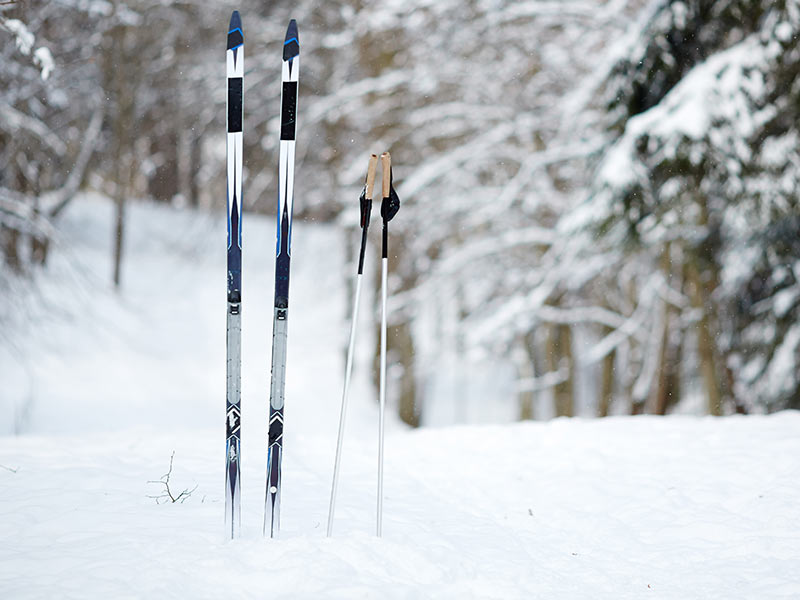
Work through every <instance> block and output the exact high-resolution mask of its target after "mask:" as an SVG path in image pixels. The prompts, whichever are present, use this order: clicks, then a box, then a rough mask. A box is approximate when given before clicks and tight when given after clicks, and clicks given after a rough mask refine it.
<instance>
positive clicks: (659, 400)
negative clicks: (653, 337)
mask: <svg viewBox="0 0 800 600" xmlns="http://www.w3.org/2000/svg"><path fill="white" fill-rule="evenodd" d="M671 252H672V245H671V244H670V243H669V242H667V244H666V246H665V248H664V252H663V254H662V256H661V269H662V270H663V271H664V276H665V277H666V278H667V281H670V279H671V278H672V275H673V268H672V261H671ZM681 270H682V269H681ZM664 319H665V320H666V322H665V324H664V333H663V335H662V337H661V349H660V353H659V368H658V379H657V381H656V389H655V396H654V398H653V407H652V408H653V411H652V412H653V413H655V414H657V415H665V414H667V410H668V409H669V408H670V407H672V406H674V405H675V404H677V403H678V402H679V401H680V369H681V358H682V355H683V353H682V351H681V340H682V339H683V335H682V332H681V334H680V335H674V334H673V328H672V325H673V324H674V325H675V326H676V327H679V326H680V323H679V322H680V315H679V314H678V311H677V310H676V308H675V307H674V306H672V305H671V304H670V305H667V307H666V309H665V313H664Z"/></svg>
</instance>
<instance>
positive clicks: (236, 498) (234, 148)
mask: <svg viewBox="0 0 800 600" xmlns="http://www.w3.org/2000/svg"><path fill="white" fill-rule="evenodd" d="M226 57H227V59H226V62H227V72H228V110H227V121H228V138H227V147H228V152H227V154H228V310H227V331H228V333H227V344H226V349H227V355H228V356H227V360H226V365H227V386H226V387H227V394H226V401H225V404H226V410H225V431H226V444H225V445H226V450H225V530H226V534H227V535H228V536H229V537H231V538H233V537H236V535H237V534H238V532H239V528H240V526H241V487H242V485H241V466H240V457H241V416H242V415H241V398H242V390H241V381H242V377H241V375H242V147H243V142H242V135H243V133H242V118H243V81H244V34H243V32H242V21H241V18H240V17H239V13H238V12H237V11H233V15H231V22H230V26H229V27H228V48H227V51H226Z"/></svg>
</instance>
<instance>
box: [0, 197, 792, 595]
mask: <svg viewBox="0 0 800 600" xmlns="http://www.w3.org/2000/svg"><path fill="white" fill-rule="evenodd" d="M109 218H110V208H109V207H108V205H107V203H105V202H104V201H102V200H101V199H87V200H84V201H82V202H80V203H78V204H76V205H75V206H72V207H70V210H69V214H68V215H67V221H66V227H67V231H66V234H65V237H66V239H67V240H69V241H68V242H67V241H65V243H64V246H62V247H60V248H58V249H56V250H55V251H54V255H53V257H52V261H51V267H50V268H51V273H50V275H49V276H48V277H47V278H43V280H42V281H41V282H40V283H39V284H38V287H39V294H40V296H39V298H40V300H37V301H36V302H35V303H33V304H31V305H30V306H28V307H27V308H26V310H27V311H28V314H29V316H30V318H29V319H28V321H29V322H28V323H27V324H24V325H21V327H24V328H27V329H26V331H27V332H28V335H27V336H22V337H20V335H19V329H16V330H15V331H14V332H12V334H11V335H10V336H8V337H7V338H5V339H13V340H14V346H13V351H12V350H11V349H10V348H11V346H10V344H6V345H5V346H4V347H3V348H2V349H0V381H2V382H3V383H2V385H0V409H1V410H2V412H3V419H5V421H3V427H4V431H6V432H9V433H10V432H12V431H17V432H19V433H21V435H17V436H13V435H7V436H6V437H2V438H0V465H2V467H0V598H13V599H16V598H99V597H102V598H155V597H158V598H181V599H182V598H221V597H230V598H270V599H279V598H547V599H551V598H554V599H560V598H576V599H578V598H580V599H581V600H583V599H585V598H609V599H612V598H613V599H622V598H659V599H662V598H673V599H687V598H702V599H705V598H725V599H729V598H743V599H744V598H746V599H748V600H749V599H754V598H759V599H761V598H767V599H772V598H793V599H796V598H800V568H798V566H799V565H800V562H798V561H800V458H799V457H800V434H799V433H798V432H800V413H796V412H785V413H780V414H777V415H772V416H758V417H731V418H723V419H713V418H694V417H683V416H682V417H669V418H657V417H636V418H622V417H617V418H610V419H604V420H582V419H574V420H555V421H550V422H547V423H525V424H516V425H503V426H500V425H494V426H483V427H478V426H459V427H450V428H446V427H443V428H431V429H425V430H419V431H409V430H406V429H405V428H403V427H402V426H400V425H399V424H397V423H396V422H392V423H391V424H390V428H389V432H388V435H387V440H386V481H385V500H384V511H385V520H384V538H383V539H380V540H379V539H377V538H375V537H374V535H373V531H374V524H375V523H374V516H375V500H376V498H375V485H376V457H375V454H376V434H375V425H376V418H375V417H376V411H375V406H374V398H373V396H374V393H373V392H372V390H371V388H370V387H369V385H368V374H367V368H368V366H369V361H370V356H369V348H368V347H367V345H363V346H362V349H363V352H361V356H360V360H359V364H358V365H357V367H356V369H357V370H356V382H355V387H354V393H353V396H352V398H351V410H350V413H349V421H348V423H349V426H348V432H347V436H348V437H347V441H346V445H345V449H344V456H343V473H342V480H341V484H340V495H339V501H338V504H337V507H338V510H337V517H338V518H337V521H336V525H335V536H334V538H333V539H326V538H325V535H324V532H325V521H326V518H327V506H328V498H329V492H330V487H329V486H330V477H331V470H332V466H333V452H334V449H335V436H336V428H337V419H338V410H339V400H340V398H339V393H340V389H341V375H342V370H343V353H342V343H343V342H344V340H345V337H346V335H347V324H346V323H345V322H344V321H343V318H342V317H343V315H345V314H346V312H347V310H346V307H345V294H344V281H345V278H346V277H347V275H348V274H349V273H350V269H347V268H346V267H345V266H344V265H343V264H342V263H343V250H342V247H343V244H342V240H341V237H340V235H339V234H338V232H337V231H335V230H333V229H331V228H325V227H319V226H314V225H308V224H304V223H297V224H296V226H295V232H294V237H293V245H294V253H293V280H292V313H291V316H290V332H291V333H290V342H289V353H290V354H289V359H288V361H289V362H288V381H287V405H286V442H285V459H284V491H283V502H282V515H281V516H282V535H281V538H280V539H278V540H268V539H263V538H262V537H261V520H262V515H263V500H264V479H265V445H266V444H265V438H266V426H265V423H266V410H267V407H266V405H267V398H266V394H267V390H268V385H269V348H270V339H271V337H270V331H269V328H270V316H271V310H270V306H271V295H272V289H271V288H272V277H273V275H272V268H273V265H272V254H271V250H272V246H273V244H274V241H273V240H274V222H273V221H271V220H269V219H258V218H255V217H250V218H249V219H248V220H246V221H245V224H244V236H245V237H244V242H245V273H244V302H245V304H244V311H243V317H244V319H245V325H244V331H243V335H244V350H243V351H244V357H243V360H244V364H243V371H244V375H243V413H244V414H243V427H244V430H243V496H242V498H243V528H242V534H243V535H242V538H241V539H238V540H236V541H234V542H227V541H225V540H224V539H223V531H222V530H223V527H222V515H223V464H224V440H223V436H224V430H223V425H224V401H223V398H224V280H225V274H224V254H223V253H222V252H219V248H218V246H219V242H220V238H221V237H222V238H223V239H224V223H220V220H221V219H224V217H221V216H220V215H207V216H199V217H198V216H194V217H193V216H192V215H191V213H185V212H182V211H173V210H170V209H164V208H162V207H152V206H135V207H133V208H132V210H131V213H130V219H131V222H130V230H129V231H130V237H129V240H128V242H129V243H128V245H127V250H128V255H127V262H126V267H125V274H124V279H125V285H124V288H123V291H122V292H121V294H119V295H117V294H115V293H113V292H110V291H108V290H107V289H106V288H105V287H103V286H105V284H102V286H101V287H100V288H99V290H98V291H93V285H94V284H95V283H98V284H99V283H100V282H102V281H104V280H105V279H106V278H107V275H108V273H110V258H109V251H108V247H109V242H110V226H108V225H107V223H108V219H109ZM98 222H100V223H105V224H106V225H105V226H103V227H99V226H98ZM67 260H69V261H72V262H75V261H77V263H76V264H80V265H83V266H82V267H81V269H83V270H84V272H83V274H82V275H80V276H79V278H78V279H79V280H78V281H77V282H73V285H71V286H67V285H65V280H66V279H67V278H70V277H72V278H74V272H75V270H74V269H67V268H66V266H65V262H66V261H67ZM69 273H72V275H69ZM366 306H367V305H366V304H365V306H364V307H362V308H366ZM53 307H61V309H62V311H63V312H62V314H60V315H59V316H58V317H54V316H52V311H53ZM362 314H363V315H365V317H364V318H365V325H366V324H367V323H369V320H370V318H371V316H372V315H371V314H370V311H369V310H362ZM48 315H49V316H48ZM364 331H367V329H366V328H365V329H364ZM365 338H366V336H365ZM26 339H27V340H30V341H25V340H26ZM364 341H365V342H368V341H369V340H368V339H365V340H364ZM23 364H25V365H27V367H26V368H24V369H23V368H22V367H21V366H20V365H23ZM9 415H13V417H9ZM173 452H174V453H175V454H174V465H173V471H172V474H171V480H170V483H171V486H172V488H173V491H177V492H180V491H181V490H183V489H190V490H191V489H193V490H194V491H193V492H192V493H191V495H190V496H189V497H188V498H187V499H186V500H185V502H183V503H179V504H171V503H161V504H159V503H157V502H156V500H155V499H153V498H152V497H151V496H157V495H158V494H159V493H160V492H161V489H162V486H161V485H160V484H158V483H152V481H154V480H158V479H159V478H160V477H161V476H162V475H163V474H164V473H165V472H166V471H167V469H168V466H169V462H170V456H171V455H172V453H173ZM195 486H196V487H195Z"/></svg>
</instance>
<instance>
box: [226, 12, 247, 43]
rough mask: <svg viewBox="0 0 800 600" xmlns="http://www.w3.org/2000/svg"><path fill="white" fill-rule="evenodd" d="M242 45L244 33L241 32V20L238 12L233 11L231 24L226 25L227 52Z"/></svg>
mask: <svg viewBox="0 0 800 600" xmlns="http://www.w3.org/2000/svg"><path fill="white" fill-rule="evenodd" d="M242 44H244V32H243V31H242V19H241V17H239V11H238V10H235V11H233V14H232V15H231V24H230V25H228V50H234V49H236V48H238V47H239V46H241V45H242Z"/></svg>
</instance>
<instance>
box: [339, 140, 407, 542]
mask: <svg viewBox="0 0 800 600" xmlns="http://www.w3.org/2000/svg"><path fill="white" fill-rule="evenodd" d="M377 163H378V157H377V156H376V155H374V154H373V155H371V156H370V159H369V167H368V168H367V178H366V181H365V183H364V189H363V190H362V191H361V197H360V198H359V202H360V206H361V249H360V251H359V254H358V272H357V274H356V293H355V298H354V300H353V317H352V321H351V323H350V341H349V343H348V346H347V362H346V365H345V374H344V390H343V392H342V409H341V412H340V414H339V435H338V437H337V440H336V458H335V459H334V465H333V484H332V485H331V502H330V506H329V508H328V532H327V535H328V537H331V535H332V534H333V516H334V511H335V509H336V492H337V488H338V485H339V464H340V462H341V458H342V441H343V437H344V424H345V418H346V416H347V398H348V393H349V391H350V377H351V375H352V372H353V353H354V352H355V341H356V323H357V321H358V305H359V299H360V297H361V279H362V276H363V273H364V254H365V252H366V248H367V229H368V228H369V218H370V214H371V212H372V193H373V187H374V185H375V169H376V166H377ZM381 166H382V168H383V169H382V170H383V173H382V175H383V177H382V182H381V191H382V193H383V199H382V200H381V220H382V221H383V231H382V242H381V333H380V335H381V356H380V384H379V385H380V390H379V408H378V411H379V414H378V506H377V520H376V535H377V536H378V537H381V535H382V533H383V433H384V414H385V409H386V329H387V327H386V298H387V294H388V271H389V248H388V246H389V221H391V220H392V218H394V216H395V215H396V214H397V211H398V210H400V198H398V196H397V193H396V192H395V190H394V186H393V185H392V159H391V156H390V155H389V153H388V152H384V153H383V154H382V155H381Z"/></svg>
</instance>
